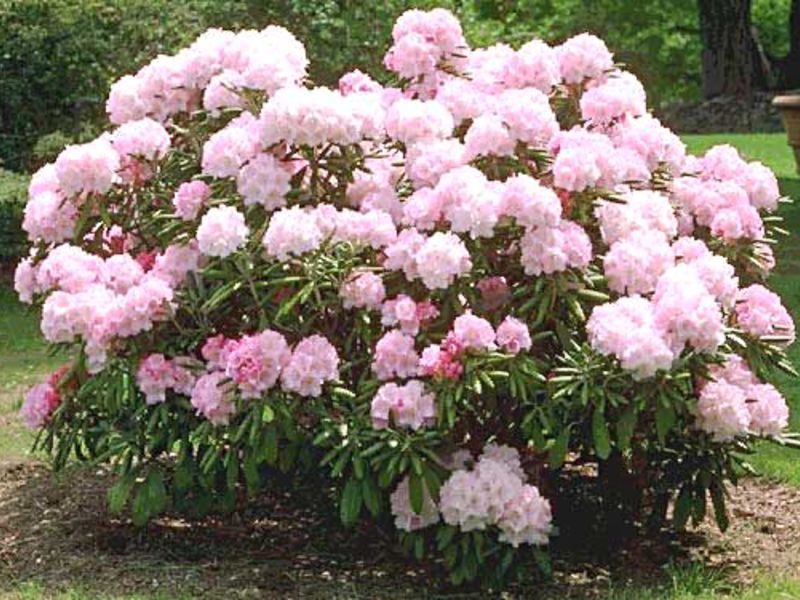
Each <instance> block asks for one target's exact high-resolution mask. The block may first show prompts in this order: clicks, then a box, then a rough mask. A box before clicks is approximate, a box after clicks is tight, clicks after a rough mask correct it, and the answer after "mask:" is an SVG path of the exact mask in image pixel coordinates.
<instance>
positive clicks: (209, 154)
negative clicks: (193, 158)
mask: <svg viewBox="0 0 800 600" xmlns="http://www.w3.org/2000/svg"><path fill="white" fill-rule="evenodd" d="M260 135H261V125H260V122H259V121H257V120H256V118H255V117H254V116H253V115H252V114H250V113H249V112H245V113H242V114H241V115H239V116H238V117H236V118H235V119H234V120H233V121H231V122H230V123H228V124H227V125H226V126H225V127H223V128H222V129H220V130H219V131H217V132H216V133H214V134H213V135H212V136H211V137H210V138H208V141H206V143H205V144H204V145H203V157H202V167H203V173H205V174H207V175H213V176H214V177H235V176H236V175H238V173H239V169H241V168H242V166H243V165H244V164H245V163H246V162H247V161H248V160H250V159H251V158H253V157H255V156H256V155H257V154H258V153H259V151H260V146H261V141H260V139H259V137H260Z"/></svg>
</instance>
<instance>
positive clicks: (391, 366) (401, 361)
mask: <svg viewBox="0 0 800 600" xmlns="http://www.w3.org/2000/svg"><path fill="white" fill-rule="evenodd" d="M418 363H419V355H418V354H417V351H416V350H415V349H414V338H413V337H411V336H410V335H407V334H405V333H403V332H402V331H399V330H396V329H395V330H392V331H389V332H388V333H385V334H384V335H383V337H382V338H381V339H379V340H378V343H377V345H376V346H375V354H374V357H373V360H372V372H373V373H375V376H376V377H377V378H378V379H381V380H384V381H385V380H387V379H393V378H395V377H397V378H401V379H403V378H408V377H414V376H415V375H416V374H417V365H418Z"/></svg>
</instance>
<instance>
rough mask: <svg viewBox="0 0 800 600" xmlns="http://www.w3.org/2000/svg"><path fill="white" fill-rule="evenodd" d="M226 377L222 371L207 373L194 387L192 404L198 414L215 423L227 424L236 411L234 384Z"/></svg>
mask: <svg viewBox="0 0 800 600" xmlns="http://www.w3.org/2000/svg"><path fill="white" fill-rule="evenodd" d="M225 378H226V375H225V373H223V372H222V371H214V372H212V373H206V374H205V375H203V376H201V377H200V378H199V379H198V380H197V382H196V383H195V384H194V388H193V389H192V397H191V402H192V406H193V407H194V408H195V410H196V411H197V414H198V415H203V416H204V417H205V418H206V419H208V420H209V421H210V422H211V423H212V424H213V425H227V424H228V423H229V422H230V418H231V416H233V414H234V413H235V412H236V406H235V405H234V403H233V385H231V384H229V383H225V382H224V380H225Z"/></svg>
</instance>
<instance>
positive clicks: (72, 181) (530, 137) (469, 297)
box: [16, 10, 794, 582]
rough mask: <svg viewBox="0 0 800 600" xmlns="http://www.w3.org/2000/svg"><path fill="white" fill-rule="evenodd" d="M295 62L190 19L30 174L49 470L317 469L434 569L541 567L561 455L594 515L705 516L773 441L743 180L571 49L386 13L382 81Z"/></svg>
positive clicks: (581, 46)
mask: <svg viewBox="0 0 800 600" xmlns="http://www.w3.org/2000/svg"><path fill="white" fill-rule="evenodd" d="M307 65H308V60H307V58H306V53H305V50H304V48H303V46H302V45H301V44H300V43H299V42H298V41H297V40H296V39H295V38H294V37H293V36H292V34H291V33H289V32H288V31H286V30H284V29H282V28H279V27H268V28H266V29H265V30H263V31H242V32H239V33H234V32H230V31H222V30H210V31H208V32H206V33H204V34H203V35H202V36H200V37H199V38H198V39H197V40H196V41H195V42H194V43H193V44H192V45H191V46H190V47H189V48H187V49H185V50H183V51H181V52H180V53H178V54H177V55H175V56H159V57H158V58H156V59H155V60H154V61H153V62H151V63H150V64H148V65H146V66H145V67H143V68H142V69H141V70H139V72H137V73H136V74H135V75H129V76H126V77H123V78H122V79H120V80H119V81H118V82H116V83H115V84H114V86H113V87H112V89H111V93H110V95H109V98H108V102H107V109H108V115H109V119H110V121H111V124H112V126H111V127H109V130H108V132H107V133H104V134H103V135H101V136H100V137H99V138H97V139H96V140H95V141H93V142H90V143H87V144H83V145H75V146H70V147H68V148H66V149H65V150H64V151H63V152H62V153H61V155H60V156H59V157H58V159H57V160H56V161H55V162H54V164H49V165H47V166H45V167H43V168H42V169H41V170H40V171H39V172H37V173H36V174H35V175H34V177H33V180H32V182H31V185H30V199H29V202H28V205H27V208H26V212H25V221H24V228H25V230H26V232H27V233H28V235H29V237H30V240H31V242H32V250H31V253H30V256H29V257H28V258H26V259H25V260H23V262H22V263H21V264H20V265H19V268H18V269H17V272H16V288H17V290H18V292H19V295H20V298H21V299H22V300H23V301H25V302H31V303H35V304H37V305H38V304H40V305H41V306H42V332H43V334H44V336H45V338H46V339H47V340H48V341H49V342H50V343H52V344H54V345H56V346H58V347H63V348H65V349H68V350H69V351H70V352H71V354H70V356H74V360H72V361H71V362H70V363H69V364H68V365H67V366H65V367H64V368H63V369H61V370H59V371H58V372H56V373H54V374H53V375H52V376H50V377H49V378H48V379H47V381H45V382H42V383H40V384H38V385H36V386H35V387H34V388H33V389H32V390H31V391H30V392H29V394H28V395H27V398H26V400H25V404H24V406H23V409H22V412H23V416H24V417H25V419H26V420H27V422H28V423H29V424H30V425H31V426H32V427H36V428H40V429H41V432H40V435H39V438H38V442H37V443H38V445H39V446H40V447H41V448H44V449H45V450H47V451H48V452H50V453H51V454H52V456H53V459H54V462H55V465H56V466H57V467H60V466H63V465H64V464H65V462H66V461H67V460H68V459H69V457H71V456H77V457H78V458H79V459H83V460H91V461H96V462H102V463H110V464H111V465H113V467H114V469H115V470H116V472H117V474H118V476H119V479H118V482H117V483H116V485H115V486H114V487H113V488H112V489H111V491H110V494H109V499H110V503H111V508H112V509H113V510H117V511H118V510H122V509H124V508H125V507H126V506H129V507H130V509H131V510H132V514H133V519H134V521H135V522H136V523H144V522H146V521H147V520H148V519H149V518H151V517H153V516H154V515H157V514H158V513H160V512H161V511H163V510H166V509H172V510H181V511H187V512H200V513H202V512H205V511H208V510H219V509H229V510H230V509H233V508H235V507H236V506H237V505H238V504H239V503H240V502H241V501H243V500H244V497H245V493H247V494H250V495H253V494H258V493H259V490H260V489H261V488H262V486H264V485H269V483H270V479H271V478H272V477H273V474H275V473H276V472H279V471H282V472H285V473H289V474H297V475H303V474H308V473H314V474H315V475H316V476H319V479H318V481H319V482H320V483H319V485H320V486H321V488H322V489H321V492H322V491H323V490H327V489H328V488H333V489H334V490H335V491H336V494H337V499H338V506H339V510H340V514H341V518H342V520H343V521H344V522H345V523H346V524H347V523H353V522H355V521H356V520H357V519H359V518H362V517H372V518H375V519H377V520H382V521H386V522H390V523H393V525H394V527H396V529H397V530H398V531H399V534H400V537H401V541H402V544H403V546H404V547H405V548H406V549H407V550H408V551H410V552H413V553H414V554H416V555H417V556H418V557H420V558H421V557H422V556H428V555H431V554H432V555H439V556H441V557H442V558H443V562H444V565H445V566H446V567H447V568H448V569H449V570H450V572H451V574H452V577H453V579H454V581H456V582H462V581H464V580H468V579H472V578H474V577H476V576H477V575H479V574H481V575H483V574H487V573H492V574H493V575H494V576H496V577H497V578H502V577H504V576H505V575H507V574H509V573H511V572H512V571H513V570H514V567H515V565H518V564H520V563H519V561H518V560H517V559H519V558H521V557H524V556H526V555H528V556H530V555H534V556H535V557H536V558H537V559H538V562H539V564H540V565H542V566H543V567H546V565H547V555H546V551H545V549H546V547H547V544H548V541H549V540H550V539H551V537H552V536H553V535H556V532H557V527H558V526H563V525H565V524H568V521H569V506H568V505H567V504H568V503H566V502H565V501H562V497H561V491H563V490H564V489H565V487H569V481H570V478H571V477H573V476H576V475H575V474H576V473H578V472H580V473H583V474H585V473H594V474H595V477H596V478H597V481H598V485H597V486H595V487H593V488H592V489H593V490H594V492H593V493H595V494H597V496H598V498H599V500H600V502H601V505H602V506H603V508H604V510H605V511H606V512H607V513H609V514H616V515H617V516H619V515H622V517H623V520H622V521H615V522H628V521H629V522H637V523H638V522H642V521H643V520H644V519H646V518H647V519H649V520H650V522H651V524H655V525H656V526H658V525H660V524H661V523H662V522H663V520H664V518H665V515H666V512H667V506H668V504H669V503H670V501H674V516H673V520H674V522H675V525H676V526H678V527H683V525H685V524H686V522H687V520H688V519H690V518H691V519H692V520H693V521H694V522H698V521H700V520H702V519H703V517H704V515H705V511H706V500H707V498H710V499H711V500H712V503H713V507H714V509H715V511H714V512H715V514H716V518H717V520H718V522H719V523H720V525H721V526H723V527H724V526H725V523H726V516H725V507H724V500H725V484H726V482H727V481H728V480H734V481H735V479H736V477H737V474H738V473H739V472H740V470H741V465H742V461H743V457H744V455H745V454H746V453H747V451H748V448H749V445H750V443H751V442H752V441H753V440H755V439H756V438H759V437H767V438H770V439H773V440H777V441H779V442H784V443H785V442H787V441H791V439H790V438H789V437H788V436H787V435H786V434H785V433H784V429H785V428H786V426H787V421H788V409H787V405H786V402H785V401H784V399H783V398H782V396H781V395H780V393H779V392H778V391H777V390H776V389H775V388H774V387H773V386H772V385H771V384H769V383H768V382H767V381H768V378H769V376H770V375H771V374H772V373H774V372H775V371H776V370H777V369H783V370H787V371H792V368H791V365H790V364H789V363H788V361H787V359H786V356H785V348H786V346H787V345H788V344H789V343H790V342H792V341H793V339H794V325H793V323H792V319H791V317H790V316H789V314H788V313H787V311H786V309H785V308H784V307H783V305H782V304H781V301H780V298H779V297H778V296H776V295H775V294H774V293H773V292H771V291H769V289H768V288H767V287H765V285H764V283H763V282H764V280H765V279H766V278H767V276H768V274H769V272H770V270H771V269H772V268H773V266H774V259H773V245H774V244H775V241H776V236H777V235H779V234H782V233H783V232H782V231H781V229H780V227H779V221H780V219H779V218H778V217H777V216H775V215H774V211H775V210H776V208H777V207H778V203H779V201H780V200H781V198H780V197H779V196H780V194H779V191H778V185H777V181H776V179H775V177H774V175H773V174H772V173H771V172H770V171H769V169H767V168H766V167H764V166H763V165H762V164H760V163H748V162H746V161H745V160H743V159H742V157H740V156H739V154H737V152H736V150H734V149H733V148H732V147H730V146H718V147H716V148H713V149H711V150H709V151H708V152H707V153H706V154H705V155H704V156H702V157H695V156H690V155H687V153H686V149H685V147H684V145H683V144H682V143H681V141H680V140H679V139H678V138H677V137H676V136H675V135H674V134H673V133H672V132H670V131H669V130H668V129H666V128H665V127H663V126H662V125H661V124H660V123H659V122H658V120H657V119H655V118H653V117H652V116H650V115H649V114H648V112H647V108H646V99H645V91H644V89H643V88H642V86H641V84H640V83H639V82H638V81H637V79H636V78H635V77H634V76H633V75H632V74H630V73H628V72H625V71H623V70H621V69H619V68H618V67H617V66H615V63H614V59H613V56H612V54H611V52H610V51H609V50H608V49H607V48H606V46H605V44H604V43H603V42H602V41H601V40H599V39H598V38H596V37H593V36H591V35H588V34H582V35H578V36H576V37H574V38H571V39H569V40H567V41H565V42H564V43H563V44H562V45H560V46H557V47H551V46H548V45H547V44H545V43H543V42H541V41H539V40H532V41H530V42H528V43H526V44H524V45H522V46H521V47H520V48H518V49H513V48H511V47H510V46H507V45H503V44H499V45H496V46H492V47H490V48H475V49H472V48H469V47H468V45H467V43H466V42H465V40H464V37H463V35H462V31H461V27H460V25H459V23H458V22H457V20H456V19H455V18H454V17H453V16H452V15H451V14H450V13H449V12H447V11H444V10H433V11H430V12H422V11H409V12H407V13H405V14H404V15H402V16H401V17H400V18H399V19H398V21H397V23H396V25H395V27H394V31H393V45H392V46H391V48H390V49H389V50H388V53H387V54H386V57H385V65H386V67H387V69H388V70H389V71H390V72H391V76H392V77H393V78H394V81H395V82H396V85H394V86H392V87H385V86H383V85H380V84H379V83H377V82H376V81H375V80H374V79H372V78H371V77H370V76H368V75H366V74H364V73H361V72H358V71H354V72H351V73H348V74H346V75H344V76H343V77H342V78H341V80H340V83H339V89H336V90H334V89H327V88H322V87H313V86H311V85H310V84H309V83H308V82H307V81H306V69H307ZM565 482H566V483H565ZM622 491H624V492H625V493H621V492H622Z"/></svg>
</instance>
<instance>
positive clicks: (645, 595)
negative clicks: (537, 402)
mask: <svg viewBox="0 0 800 600" xmlns="http://www.w3.org/2000/svg"><path fill="white" fill-rule="evenodd" d="M684 139H685V141H686V143H687V145H688V147H689V149H690V151H691V152H693V153H695V154H698V153H702V152H703V151H705V149H707V148H708V147H710V146H713V145H715V144H719V143H730V144H733V145H734V146H736V147H737V148H739V150H740V152H741V153H742V154H743V155H745V156H746V157H747V158H748V159H750V160H760V161H762V162H764V163H766V164H767V165H769V166H770V167H771V168H772V169H773V170H775V172H776V174H777V175H778V177H779V179H780V185H781V190H782V191H783V193H784V194H786V195H788V196H792V197H794V198H797V199H798V204H797V205H789V206H784V207H782V208H781V214H782V216H783V217H784V218H785V219H786V226H787V229H789V230H790V231H791V232H792V233H793V236H792V237H791V238H789V239H788V240H784V241H783V243H782V245H781V247H780V249H779V251H778V257H777V258H778V266H777V268H776V272H775V274H774V276H773V278H772V280H771V282H770V286H771V287H772V288H773V289H775V290H776V291H777V292H779V293H780V294H781V296H782V298H783V299H784V302H785V303H786V304H787V307H788V308H789V310H790V312H792V314H793V315H797V316H800V235H797V234H798V233H800V178H798V175H797V173H796V171H795V167H794V159H793V156H792V153H791V151H790V149H789V148H788V146H787V145H786V141H785V136H784V135H782V134H763V135H704V136H686V137H685V138H684ZM791 358H792V360H793V362H794V364H795V365H798V366H800V344H796V345H795V346H794V347H793V348H792V349H791ZM59 363H60V360H59V359H57V358H53V357H49V356H48V354H47V350H46V347H45V345H44V344H43V342H42V340H41V336H40V334H39V330H38V316H37V315H36V314H35V313H34V312H32V311H29V310H26V309H25V308H24V307H22V306H21V305H20V304H19V303H18V302H17V301H16V299H15V296H14V294H13V292H11V291H10V290H8V289H7V288H4V287H2V286H0V463H2V462H3V460H8V459H12V460H13V459H18V458H21V457H24V456H26V455H27V454H28V448H29V446H30V442H31V439H32V436H31V434H30V433H29V432H28V431H27V430H26V429H25V428H24V427H23V426H22V425H21V424H20V423H19V421H18V420H17V419H16V417H15V415H14V413H15V412H16V410H17V409H18V407H19V403H20V400H21V397H22V393H23V391H24V389H25V387H26V386H28V385H31V384H32V383H34V382H35V381H37V380H38V379H39V378H41V377H42V376H43V375H44V374H45V373H47V372H49V371H51V370H52V369H53V368H54V367H56V366H57V365H58V364H59ZM777 384H778V385H779V387H780V388H781V390H782V392H783V393H784V394H785V395H786V397H787V399H788V400H789V403H790V405H791V407H792V415H793V416H792V424H791V425H792V428H793V429H794V430H796V431H800V383H798V381H794V380H791V379H790V378H788V377H780V378H779V379H778V381H777ZM798 459H800V456H798V454H797V452H796V451H793V450H790V449H786V448H781V447H778V446H775V445H772V444H766V443H764V444H762V445H760V446H759V449H758V451H757V453H756V454H755V455H754V456H753V460H752V463H753V465H754V467H755V468H756V469H757V470H758V471H759V472H760V473H762V474H763V475H765V476H766V477H768V478H771V479H774V480H779V481H782V482H786V483H788V484H791V485H795V486H798V487H800V460H798ZM77 580H81V581H83V580H84V579H83V578H81V579H76V580H75V581H77ZM663 580H664V583H662V584H660V585H655V586H650V587H644V588H643V587H641V586H629V587H626V586H622V587H618V586H617V587H612V589H611V591H609V592H608V594H607V595H606V596H600V598H604V599H605V600H689V599H693V600H714V599H718V598H735V599H738V600H767V599H775V598H777V599H784V600H790V599H798V600H800V574H797V573H787V574H786V575H785V576H784V577H774V576H766V575H764V576H762V577H759V578H757V579H756V580H755V582H754V583H753V584H752V585H749V586H746V587H744V588H731V586H730V583H729V580H728V578H727V577H726V574H725V573H722V572H720V571H717V570H713V569H710V568H707V567H705V566H703V564H701V563H696V562H692V563H689V564H688V565H682V566H667V567H666V569H665V574H664V578H663ZM331 588H332V589H331V590H330V594H329V597H332V598H342V599H345V598H348V599H349V598H352V599H357V598H369V597H373V596H372V595H371V594H370V592H365V591H364V590H363V589H361V588H360V586H358V585H353V586H349V585H340V584H331ZM9 589H10V591H5V592H3V591H0V600H43V599H52V600H89V599H99V600H176V599H177V598H178V597H176V596H172V595H163V594H161V593H158V592H155V593H149V592H148V591H147V590H146V589H140V590H139V591H138V592H132V593H130V594H125V595H109V594H104V593H102V592H99V591H98V590H97V589H91V588H83V587H74V588H67V589H64V590H52V589H48V588H47V587H43V585H42V584H41V583H36V582H24V583H20V584H17V585H15V586H12V587H11V588H6V590H9ZM387 589H388V588H387ZM373 591H374V590H373ZM236 594H237V592H236V590H231V595H236ZM420 597H426V598H431V597H433V596H431V595H429V594H428V593H426V592H425V591H424V590H420ZM575 597H579V596H575Z"/></svg>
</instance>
